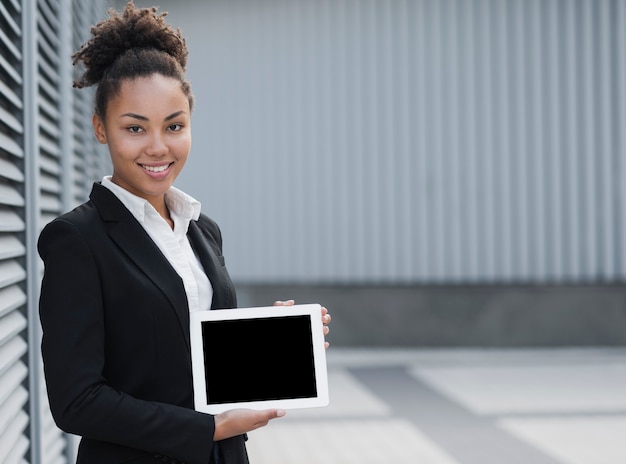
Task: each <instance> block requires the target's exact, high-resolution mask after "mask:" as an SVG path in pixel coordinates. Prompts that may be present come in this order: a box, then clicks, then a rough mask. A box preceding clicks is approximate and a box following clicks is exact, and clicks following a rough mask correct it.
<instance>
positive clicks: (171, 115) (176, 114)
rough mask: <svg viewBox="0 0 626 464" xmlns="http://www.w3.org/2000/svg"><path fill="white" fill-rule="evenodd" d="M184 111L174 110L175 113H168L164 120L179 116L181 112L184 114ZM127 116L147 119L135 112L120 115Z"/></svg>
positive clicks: (142, 119)
mask: <svg viewBox="0 0 626 464" xmlns="http://www.w3.org/2000/svg"><path fill="white" fill-rule="evenodd" d="M184 113H185V111H183V110H180V111H176V112H175V113H172V114H170V115H169V116H167V117H166V118H165V119H164V121H169V120H171V119H174V118H177V117H178V116H180V115H181V114H184ZM125 116H126V117H129V118H134V119H139V120H140V121H148V118H147V117H145V116H142V115H140V114H136V113H124V114H122V115H121V116H120V117H125Z"/></svg>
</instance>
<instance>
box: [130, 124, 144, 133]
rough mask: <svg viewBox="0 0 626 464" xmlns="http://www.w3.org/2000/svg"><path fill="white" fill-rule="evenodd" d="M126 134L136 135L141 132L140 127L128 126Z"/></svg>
mask: <svg viewBox="0 0 626 464" xmlns="http://www.w3.org/2000/svg"><path fill="white" fill-rule="evenodd" d="M128 132H130V133H132V134H138V133H140V132H141V127H139V126H130V127H129V128H128Z"/></svg>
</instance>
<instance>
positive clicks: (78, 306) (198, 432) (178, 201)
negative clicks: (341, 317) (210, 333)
mask: <svg viewBox="0 0 626 464" xmlns="http://www.w3.org/2000/svg"><path fill="white" fill-rule="evenodd" d="M164 16H165V14H157V10H156V8H143V9H140V8H136V7H135V6H134V5H133V3H132V2H130V3H128V5H127V6H126V9H125V11H124V12H123V14H121V15H120V14H118V13H117V12H114V11H112V12H110V17H109V19H107V20H105V21H102V22H101V23H99V24H98V25H96V26H95V27H93V28H92V38H91V39H90V40H89V41H88V42H87V43H86V44H84V45H83V46H82V47H81V49H80V50H79V51H78V52H76V53H75V55H74V64H76V63H77V62H82V63H83V64H84V66H85V72H84V74H83V76H82V77H81V79H79V80H78V81H76V82H75V86H76V87H79V88H81V87H84V86H90V85H97V90H96V99H95V112H94V116H93V126H94V132H95V136H96V138H97V140H98V141H99V142H100V143H103V144H107V145H108V149H109V153H110V156H111V162H112V166H113V174H112V175H111V176H107V177H105V178H104V179H103V180H102V182H101V183H96V184H94V186H93V190H92V192H91V194H90V199H89V201H88V202H86V203H84V204H83V205H81V206H79V207H78V208H76V209H75V210H73V211H71V212H69V213H67V214H64V215H62V216H61V217H59V218H57V219H55V220H54V221H52V222H51V223H50V224H48V225H47V226H46V227H45V228H44V230H43V231H42V233H41V236H40V239H39V253H40V255H41V258H42V259H43V261H44V264H45V274H44V278H43V282H42V288H41V298H40V316H41V323H42V328H43V341H42V353H43V359H44V368H45V375H46V382H47V387H48V395H49V399H50V408H51V411H52V414H53V416H54V418H55V421H56V422H57V424H58V425H59V427H60V428H61V429H63V430H65V431H67V432H70V433H73V434H76V435H80V436H81V437H82V440H81V444H80V447H79V452H78V462H79V463H90V464H94V463H95V464H98V463H122V462H124V463H126V462H133V463H154V462H159V461H166V462H187V463H202V464H207V463H220V464H239V463H247V462H248V458H247V454H246V450H245V439H246V435H245V434H246V432H249V431H251V430H254V429H256V428H258V427H261V426H264V425H266V424H267V423H268V422H269V421H270V420H271V419H274V418H277V417H280V416H282V415H284V411H280V410H276V409H271V410H266V411H251V410H233V411H228V412H226V413H223V414H218V415H216V416H212V415H208V414H202V413H198V412H196V411H194V410H193V391H192V376H191V359H190V347H189V312H190V311H198V310H205V309H209V308H211V309H215V308H234V307H236V304H237V303H236V297H235V290H234V287H233V284H232V282H231V280H230V278H229V276H228V272H227V270H226V268H225V267H224V260H223V257H222V238H221V234H220V230H219V228H218V226H217V224H216V223H215V222H213V221H212V220H211V219H209V218H208V217H206V216H204V215H203V214H200V204H199V203H198V202H197V201H196V200H194V199H193V198H191V197H190V196H188V195H186V194H185V193H183V192H181V191H180V190H177V189H176V188H175V187H173V186H172V185H173V183H174V181H175V179H176V177H177V176H178V174H179V173H180V172H181V170H182V168H183V166H184V164H185V162H186V160H187V156H188V154H189V150H190V147H191V119H190V116H191V110H192V105H193V97H192V93H191V88H190V85H189V83H188V82H187V80H186V78H185V66H186V61H187V53H188V51H187V47H186V44H185V41H184V39H183V38H182V36H181V34H180V31H177V30H174V29H172V28H171V27H170V26H168V25H166V24H165V20H164ZM276 304H286V305H290V304H293V301H287V302H277V303H276ZM322 317H323V322H324V324H328V323H329V322H330V315H328V313H327V311H326V309H325V308H324V309H323V316H322ZM324 331H325V333H327V331H328V328H327V326H325V328H324Z"/></svg>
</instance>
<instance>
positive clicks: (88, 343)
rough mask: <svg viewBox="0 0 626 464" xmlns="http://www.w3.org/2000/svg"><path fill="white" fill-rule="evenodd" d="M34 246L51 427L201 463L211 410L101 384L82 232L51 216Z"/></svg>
mask: <svg viewBox="0 0 626 464" xmlns="http://www.w3.org/2000/svg"><path fill="white" fill-rule="evenodd" d="M38 246H39V253H40V256H41V257H42V259H43V261H44V264H45V273H44V277H43V281H42V286H41V296H40V319H41V324H42V329H43V339H42V354H43V360H44V371H45V377H46V383H47V387H48V396H49V401H50V408H51V411H52V414H53V417H54V419H55V421H56V423H57V425H58V426H59V427H60V428H61V429H62V430H64V431H67V432H70V433H73V434H76V435H80V436H83V437H86V438H90V439H94V440H100V441H104V442H110V443H115V444H118V445H122V446H127V447H132V448H136V449H140V450H144V451H147V452H150V453H158V454H161V455H165V456H169V457H172V458H175V459H178V460H181V461H185V462H188V463H198V464H200V463H201V464H206V463H208V462H209V459H210V454H211V450H212V447H213V435H214V431H215V422H214V418H213V416H211V415H208V414H202V413H199V412H196V411H194V410H193V409H190V408H186V407H182V406H176V405H173V404H166V403H162V402H157V401H150V400H145V399H138V398H135V397H132V396H131V395H129V394H127V393H125V392H124V391H119V390H118V389H115V388H113V387H112V386H111V385H109V384H108V383H107V379H106V378H105V375H104V365H105V348H104V346H105V330H104V328H105V318H106V317H107V315H106V312H105V308H104V307H103V288H102V286H101V276H100V272H101V270H100V269H99V266H98V262H97V260H96V259H95V258H94V253H93V250H92V249H91V245H90V244H89V243H88V241H87V240H86V239H85V237H84V236H83V234H82V233H81V232H79V230H78V229H77V227H76V226H75V225H74V224H73V223H71V222H69V221H66V220H63V219H56V220H54V221H53V222H52V223H50V224H49V225H48V226H46V227H45V228H44V230H43V231H42V233H41V235H40V239H39V244H38Z"/></svg>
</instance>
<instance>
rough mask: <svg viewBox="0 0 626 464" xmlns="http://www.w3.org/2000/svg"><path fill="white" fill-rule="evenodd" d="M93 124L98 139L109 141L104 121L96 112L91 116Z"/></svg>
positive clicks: (102, 141)
mask: <svg viewBox="0 0 626 464" xmlns="http://www.w3.org/2000/svg"><path fill="white" fill-rule="evenodd" d="M91 123H92V124H93V132H94V134H95V135H96V140H97V141H98V142H100V143H102V144H104V143H107V136H106V131H105V130H104V123H103V122H102V119H101V118H100V116H98V115H97V114H95V113H94V115H93V116H92V118H91Z"/></svg>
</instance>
